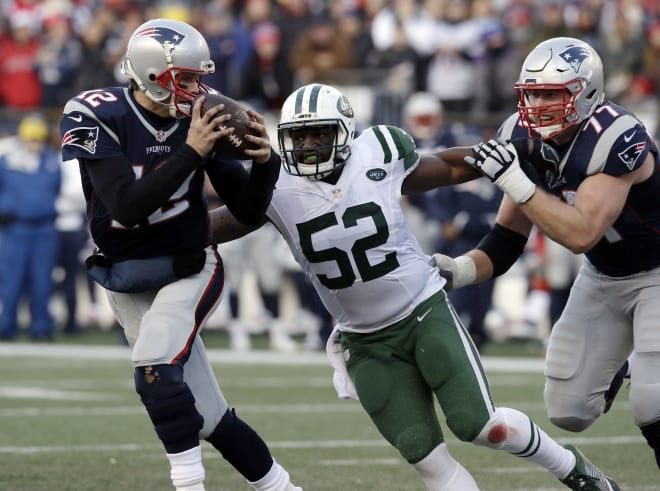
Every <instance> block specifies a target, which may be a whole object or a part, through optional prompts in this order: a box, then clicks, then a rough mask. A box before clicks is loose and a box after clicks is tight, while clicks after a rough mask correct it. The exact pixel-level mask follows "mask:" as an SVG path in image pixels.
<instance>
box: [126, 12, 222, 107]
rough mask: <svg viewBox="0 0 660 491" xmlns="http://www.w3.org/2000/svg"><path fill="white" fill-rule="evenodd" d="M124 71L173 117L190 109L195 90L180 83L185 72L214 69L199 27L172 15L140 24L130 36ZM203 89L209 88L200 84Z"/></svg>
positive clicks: (199, 73)
mask: <svg viewBox="0 0 660 491" xmlns="http://www.w3.org/2000/svg"><path fill="white" fill-rule="evenodd" d="M121 71H122V73H123V74H124V75H126V76H127V77H128V78H129V79H131V80H133V81H134V82H135V83H136V84H137V86H138V87H139V88H140V90H142V91H143V92H144V93H145V94H146V95H147V97H149V99H151V100H152V101H154V102H156V103H158V104H163V105H165V106H168V108H169V112H170V115H171V116H172V117H176V118H181V117H184V116H189V115H190V113H191V105H190V101H192V99H193V97H194V96H195V94H193V93H192V92H190V91H189V90H187V89H186V88H184V87H182V86H181V85H180V82H181V76H182V75H183V73H184V72H188V73H195V74H198V75H199V77H201V76H203V75H207V74H209V73H213V72H214V71H215V64H214V63H213V60H211V54H210V52H209V47H208V44H207V43H206V40H205V39H204V36H202V35H201V34H200V33H199V31H197V29H195V28H194V27H192V26H190V25H188V24H186V23H185V22H180V21H176V20H171V19H154V20H150V21H148V22H145V23H144V24H142V25H141V26H140V27H138V28H137V29H136V30H135V32H133V34H132V35H131V37H130V39H129V40H128V47H127V48H126V56H125V57H124V60H123V62H122V64H121ZM199 87H200V91H201V92H208V91H209V89H208V88H207V87H206V86H204V85H202V84H201V83H200V84H199Z"/></svg>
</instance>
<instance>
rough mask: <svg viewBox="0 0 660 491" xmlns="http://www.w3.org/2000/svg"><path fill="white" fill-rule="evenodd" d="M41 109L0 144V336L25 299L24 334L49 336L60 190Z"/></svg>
mask: <svg viewBox="0 0 660 491" xmlns="http://www.w3.org/2000/svg"><path fill="white" fill-rule="evenodd" d="M47 139H48V124H47V123H46V120H45V119H44V118H43V116H42V115H41V114H36V113H29V114H27V115H26V116H25V117H23V119H21V121H20V124H19V126H18V132H17V135H16V136H15V137H11V138H9V139H7V140H4V141H3V142H2V143H1V144H0V226H1V227H2V242H1V243H0V276H1V277H2V282H0V300H1V301H2V313H1V314H0V339H2V340H10V339H13V338H14V337H16V335H17V334H18V327H19V326H18V307H19V303H20V301H21V299H22V298H23V296H24V295H25V296H27V297H28V298H29V301H30V326H29V332H30V337H31V338H32V339H33V340H35V341H49V340H51V339H52V338H53V334H54V330H55V324H54V321H53V317H52V315H51V313H50V311H49V302H50V299H51V296H52V293H53V288H54V284H53V278H52V272H53V268H54V267H55V262H56V258H57V251H58V243H57V232H56V230H55V216H56V212H55V200H56V198H57V195H58V193H59V191H60V180H61V174H60V158H59V155H58V154H57V153H56V152H55V151H54V150H53V149H52V148H50V147H49V146H48V143H47Z"/></svg>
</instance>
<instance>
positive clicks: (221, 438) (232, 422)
mask: <svg viewBox="0 0 660 491" xmlns="http://www.w3.org/2000/svg"><path fill="white" fill-rule="evenodd" d="M206 441H207V442H209V443H210V444H211V445H213V446H214V447H215V448H216V449H217V450H218V451H219V452H220V454H221V455H222V456H223V457H224V458H225V460H227V462H229V463H230V464H231V465H233V466H234V468H235V469H236V470H237V471H238V472H240V473H241V474H242V475H243V477H245V478H246V479H247V480H248V481H251V482H255V481H257V480H259V479H261V478H262V477H263V476H264V475H266V473H267V472H268V471H269V469H270V468H271V466H272V465H273V458H272V456H271V455H270V451H269V450H268V447H267V446H266V443H265V442H264V441H263V439H262V438H261V437H260V436H259V435H258V434H257V432H256V431H254V430H253V429H252V428H251V427H250V426H249V425H248V424H247V423H245V422H244V421H243V420H241V419H240V418H239V417H238V416H236V413H235V412H234V410H233V409H227V411H226V412H225V414H224V415H223V416H222V419H221V420H220V422H219V423H218V425H217V426H216V427H215V429H214V430H213V433H211V435H209V436H208V438H206Z"/></svg>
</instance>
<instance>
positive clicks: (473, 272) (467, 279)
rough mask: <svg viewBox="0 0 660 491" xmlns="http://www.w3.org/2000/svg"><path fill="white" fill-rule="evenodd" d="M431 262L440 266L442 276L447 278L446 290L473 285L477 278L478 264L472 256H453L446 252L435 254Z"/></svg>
mask: <svg viewBox="0 0 660 491" xmlns="http://www.w3.org/2000/svg"><path fill="white" fill-rule="evenodd" d="M429 263H430V264H431V266H435V267H436V268H438V272H439V273H440V276H442V277H443V278H444V279H446V280H447V283H446V284H445V291H449V290H453V289H455V288H460V287H462V286H465V285H471V284H472V283H474V282H475V280H476V279H477V265H476V264H474V260H473V259H472V258H471V257H470V256H458V257H456V258H453V257H449V256H445V255H444V254H433V255H432V256H431V260H430V261H429Z"/></svg>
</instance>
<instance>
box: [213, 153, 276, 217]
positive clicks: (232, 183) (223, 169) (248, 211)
mask: <svg viewBox="0 0 660 491" xmlns="http://www.w3.org/2000/svg"><path fill="white" fill-rule="evenodd" d="M206 174H207V175H208V177H209V180H210V181H211V185H212V186H213V189H215V192H216V193H218V196H219V197H220V199H221V200H222V201H223V202H224V203H225V204H226V205H227V208H229V211H231V213H232V215H234V217H236V219H237V220H238V221H240V222H241V223H244V224H245V225H261V224H262V223H263V222H264V214H265V213H266V209H267V208H268V205H269V204H270V200H271V198H272V197H273V188H274V187H275V183H276V182H277V178H278V176H279V175H280V156H279V155H278V154H277V153H276V152H275V151H273V150H271V153H270V159H269V160H268V162H266V163H265V164H254V163H253V164H252V167H251V170H250V172H249V173H248V172H247V171H246V170H245V168H244V167H243V164H241V163H240V162H239V161H237V160H222V161H212V162H209V163H208V164H207V165H206Z"/></svg>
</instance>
